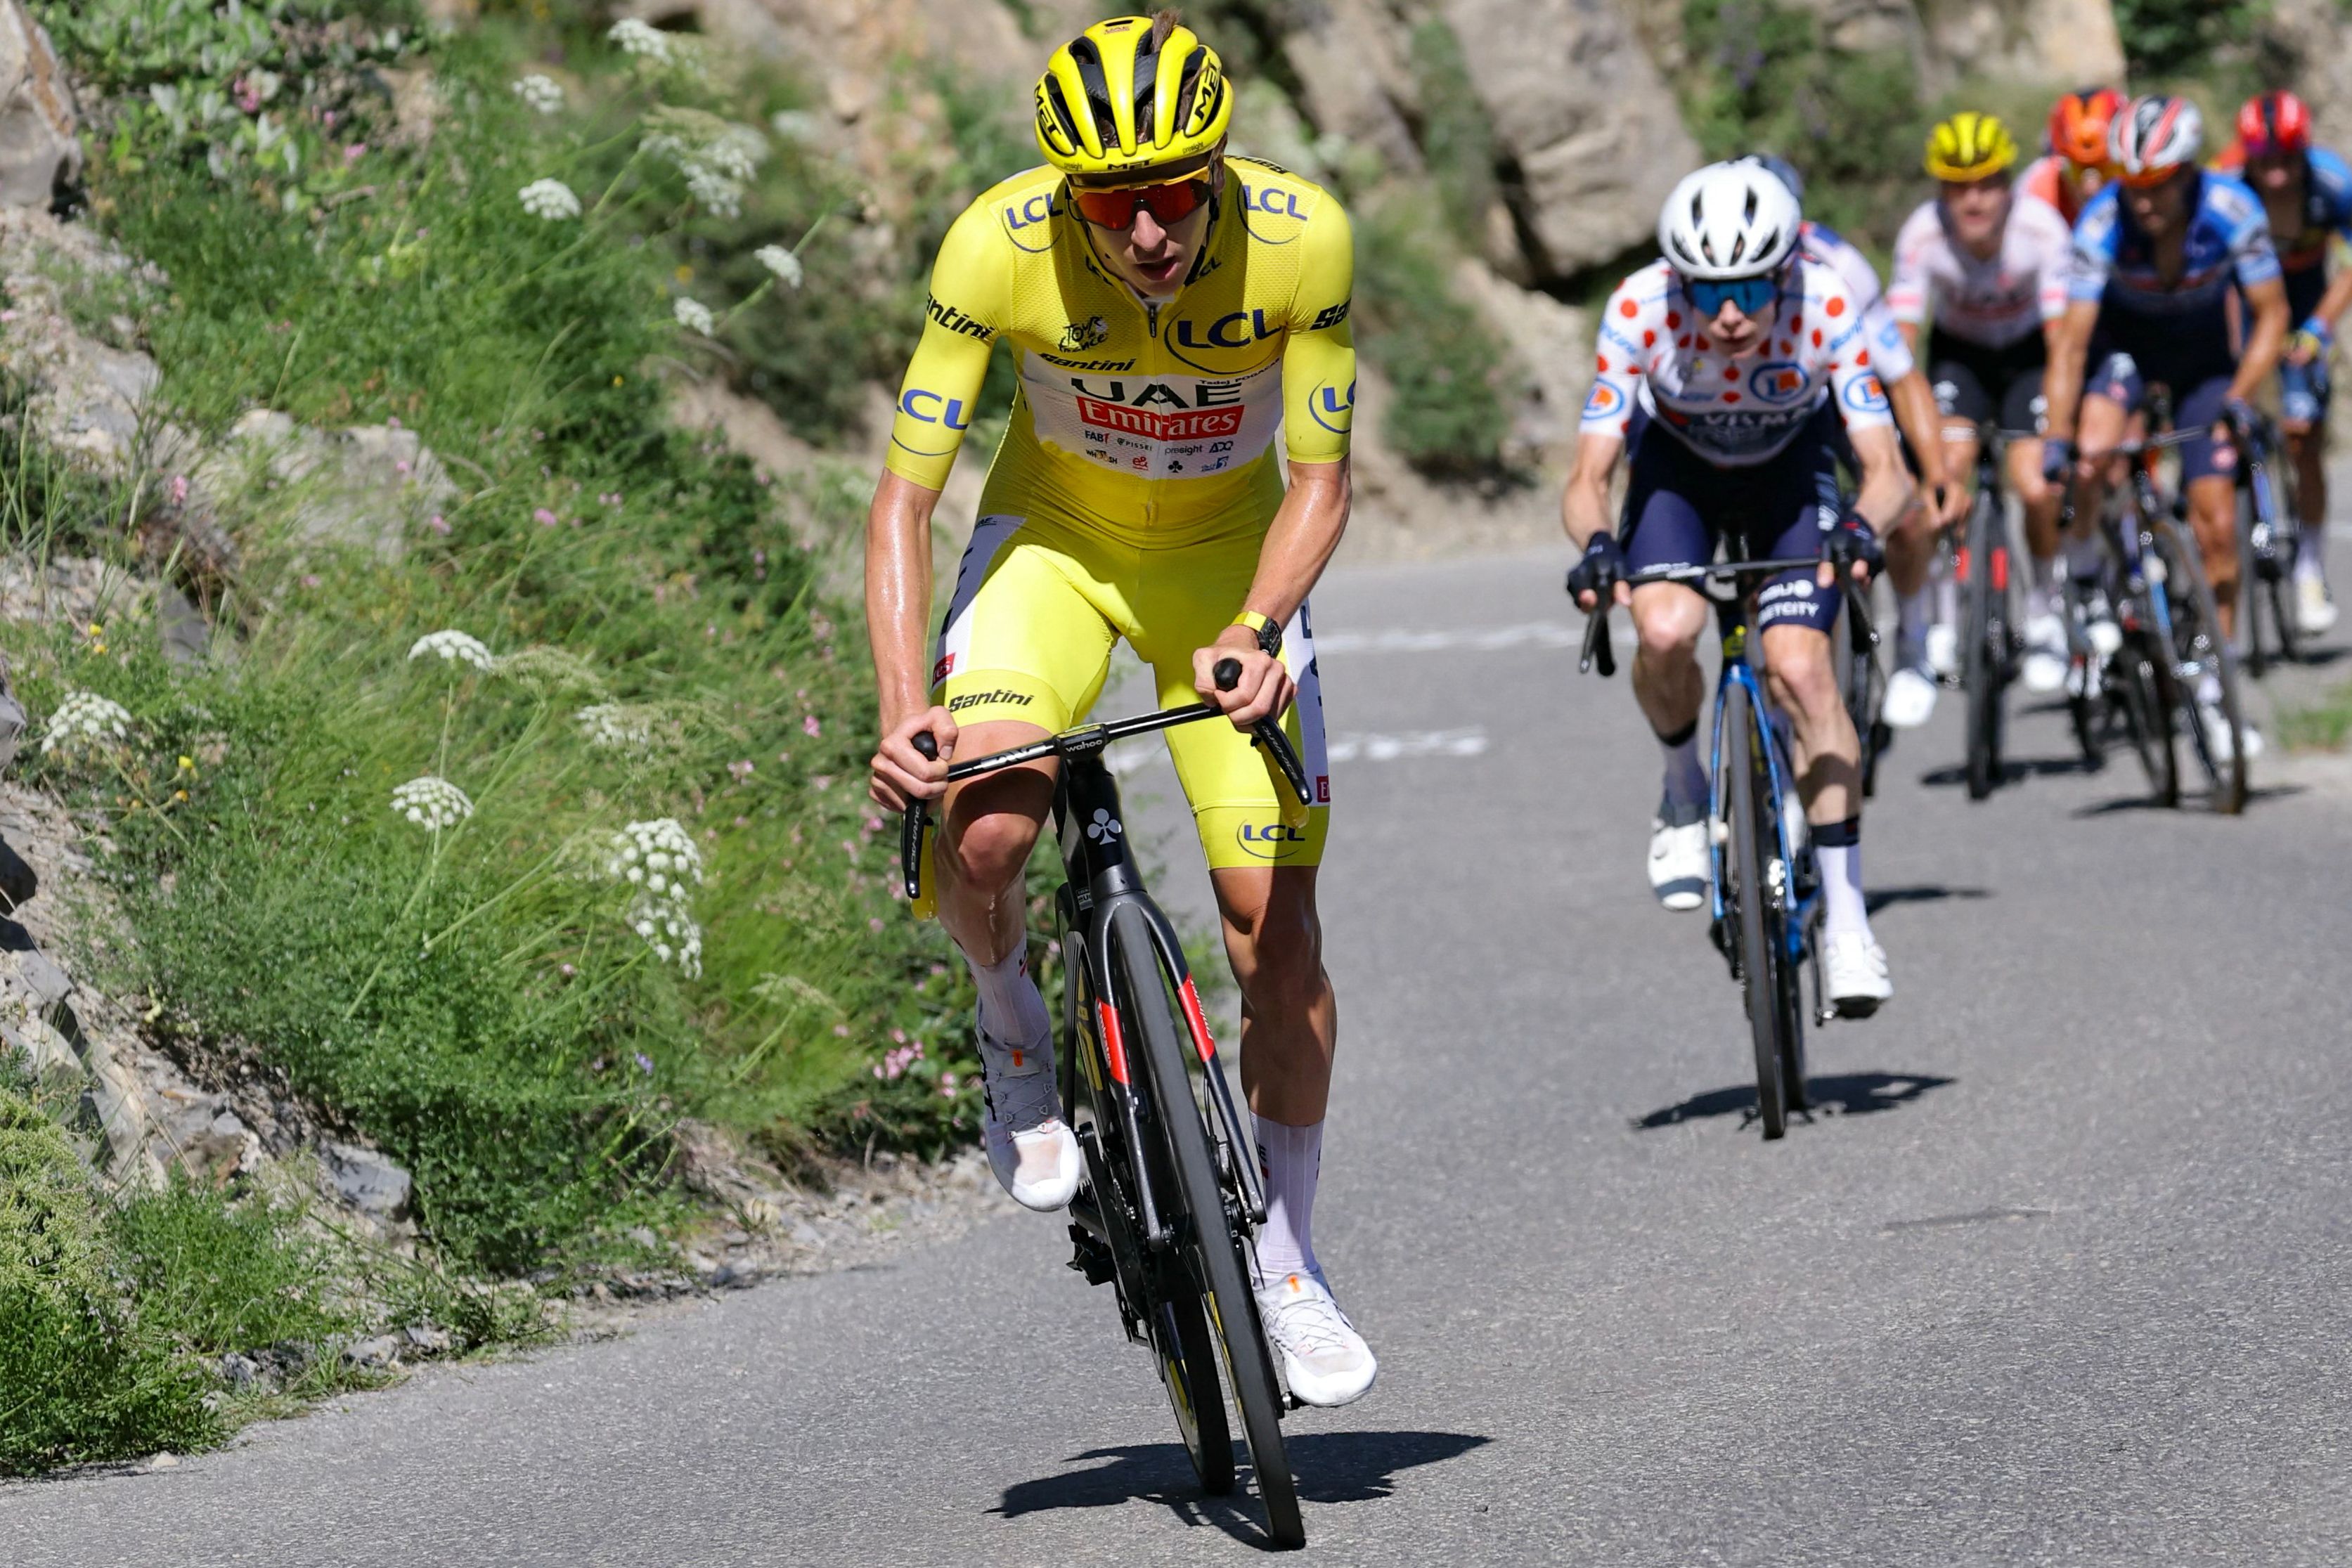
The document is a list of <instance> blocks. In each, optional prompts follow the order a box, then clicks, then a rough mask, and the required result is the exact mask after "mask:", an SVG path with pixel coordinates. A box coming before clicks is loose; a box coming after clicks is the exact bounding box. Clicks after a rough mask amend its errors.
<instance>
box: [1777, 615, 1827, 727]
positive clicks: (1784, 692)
mask: <svg viewBox="0 0 2352 1568" xmlns="http://www.w3.org/2000/svg"><path fill="white" fill-rule="evenodd" d="M1765 659H1766V664H1765V673H1766V674H1767V676H1768V677H1769V680H1770V682H1771V685H1773V687H1774V688H1775V690H1774V694H1773V695H1775V696H1776V697H1777V698H1778V699H1779V700H1780V704H1781V706H1784V707H1787V708H1788V709H1790V712H1791V713H1792V714H1794V715H1795V716H1796V717H1798V718H1799V719H1800V720H1803V719H1809V718H1811V717H1814V716H1821V715H1825V714H1827V713H1829V712H1830V711H1831V710H1832V709H1833V708H1836V707H1838V706H1841V705H1842V704H1843V701H1844V699H1843V697H1842V696H1841V695H1839V692H1838V683H1837V668H1836V666H1835V664H1832V661H1831V659H1830V640H1829V638H1828V637H1826V636H1822V635H1814V636H1791V637H1789V638H1787V639H1785V640H1784V639H1781V638H1774V639H1773V641H1772V644H1771V646H1770V647H1769V648H1768V649H1767V650H1766V651H1765Z"/></svg>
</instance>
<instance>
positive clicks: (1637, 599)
mask: <svg viewBox="0 0 2352 1568" xmlns="http://www.w3.org/2000/svg"><path fill="white" fill-rule="evenodd" d="M1708 614H1709V612H1708V609H1707V602H1706V600H1705V599H1704V598H1702V597H1701V596H1700V595H1698V594H1697V593H1695V592H1693V591H1691V590H1689V589H1687V588H1685V587H1683V586H1682V585H1681V584H1680V583H1675V582H1651V583H1644V584H1643V586H1641V587H1639V588H1637V589H1635V590H1634V591H1633V630H1634V632H1636V633H1637V634H1638V635H1639V637H1640V639H1641V642H1640V646H1639V647H1638V648H1637V649H1636V650H1635V652H1634V654H1633V700H1634V701H1635V702H1637V703H1639V704H1640V705H1641V707H1642V714H1643V717H1645V718H1647V719H1648V720H1649V721H1650V727H1651V728H1652V729H1653V730H1655V731H1656V732H1657V733H1658V734H1659V735H1662V736H1667V735H1675V734H1679V733H1680V732H1682V731H1683V730H1685V729H1688V728H1689V727H1691V726H1692V725H1694V724H1696V723H1697V722H1698V710H1699V705H1700V704H1701V703H1703V702H1705V701H1706V679H1705V678H1704V677H1703V676H1702V675H1701V674H1699V668H1698V640H1699V634H1700V633H1701V632H1705V631H1706V622H1707V616H1708Z"/></svg>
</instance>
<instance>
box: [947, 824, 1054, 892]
mask: <svg viewBox="0 0 2352 1568" xmlns="http://www.w3.org/2000/svg"><path fill="white" fill-rule="evenodd" d="M1036 841H1037V824H1036V823H1035V822H1034V821H1030V820H1029V819H1028V818H1027V817H1024V816H1021V815H1019V814H1017V813H1015V812H1011V811H992V812H990V813H988V814H987V815H985V816H980V817H974V818H972V819H971V821H967V822H964V823H961V825H960V826H959V828H958V830H957V831H956V832H955V833H953V834H952V835H950V838H949V840H948V854H949V856H950V861H951V862H952V864H953V867H954V872H955V878H956V880H957V881H958V882H961V883H963V884H964V885H965V886H966V887H972V888H980V889H983V890H987V891H990V892H993V891H995V890H997V889H999V888H1005V887H1010V886H1012V885H1013V883H1014V881H1016V880H1017V879H1018V878H1019V877H1020V875H1021V873H1022V872H1023V870H1024V869H1025V868H1026V867H1027V865H1028V863H1029V851H1030V849H1031V848H1032V847H1033V846H1034V844H1035V843H1036Z"/></svg>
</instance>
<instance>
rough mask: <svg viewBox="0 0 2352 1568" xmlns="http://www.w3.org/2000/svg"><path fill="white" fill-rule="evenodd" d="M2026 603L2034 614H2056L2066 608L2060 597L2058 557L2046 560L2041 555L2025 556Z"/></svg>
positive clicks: (2027, 607)
mask: <svg viewBox="0 0 2352 1568" xmlns="http://www.w3.org/2000/svg"><path fill="white" fill-rule="evenodd" d="M2025 589H2026V592H2025V604H2026V610H2027V612H2028V613H2030V614H2033V615H2056V614H2058V613H2059V612H2061V611H2063V609H2064V608H2065V601H2063V600H2062V599H2061V598H2059V597H2058V558H2057V557H2056V556H2054V555H2053V556H2052V557H2051V558H2050V559H2047V560H2044V559H2042V558H2041V557H2040V556H2032V555H2030V556H2027V557H2026V558H2025Z"/></svg>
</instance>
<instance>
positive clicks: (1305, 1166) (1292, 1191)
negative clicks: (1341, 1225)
mask: <svg viewBox="0 0 2352 1568" xmlns="http://www.w3.org/2000/svg"><path fill="white" fill-rule="evenodd" d="M1252 1120H1253V1121H1255V1123H1256V1124H1257V1164H1258V1170H1259V1171H1260V1172H1261V1173H1262V1174H1263V1175H1264V1176H1265V1228H1263V1229H1261V1230H1259V1232H1258V1233H1257V1269H1258V1279H1257V1282H1258V1283H1259V1284H1261V1285H1263V1284H1265V1282H1266V1281H1270V1280H1278V1279H1280V1278H1281V1277H1282V1276H1283V1275H1285V1274H1317V1275H1318V1276H1319V1274H1320V1270H1318V1267H1317V1266H1316V1262H1315V1239H1314V1218H1315V1183H1316V1178H1318V1176H1321V1175H1322V1174H1323V1124H1322V1123H1320V1122H1318V1123H1316V1124H1314V1125H1313V1126H1311V1127H1292V1126H1286V1125H1285V1124H1282V1123H1280V1122H1269V1121H1267V1120H1266V1119H1265V1117H1263V1116H1254V1117H1253V1118H1252Z"/></svg>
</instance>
